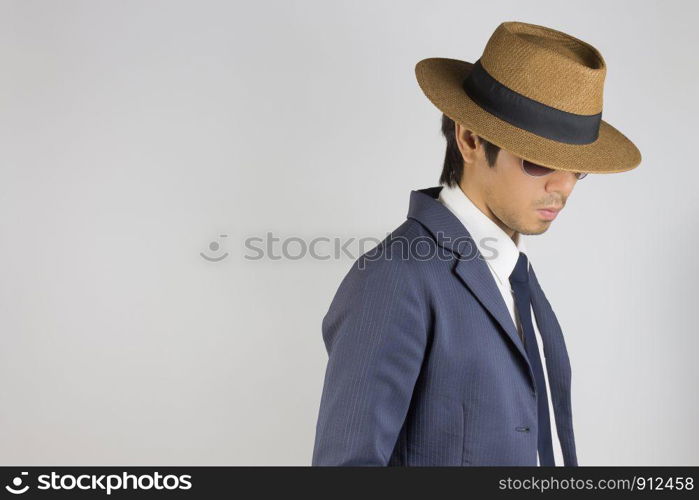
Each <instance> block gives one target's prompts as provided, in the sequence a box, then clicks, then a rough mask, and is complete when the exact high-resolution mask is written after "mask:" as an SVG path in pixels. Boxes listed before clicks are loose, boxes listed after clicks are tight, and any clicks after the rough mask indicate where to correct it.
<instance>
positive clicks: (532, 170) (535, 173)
mask: <svg viewBox="0 0 699 500" xmlns="http://www.w3.org/2000/svg"><path fill="white" fill-rule="evenodd" d="M520 163H521V165H522V170H524V173H525V174H527V175H531V176H532V177H543V176H544V175H548V174H550V173H551V172H555V170H556V169H553V168H549V167H544V166H542V165H537V164H536V163H532V162H530V161H529V160H525V159H524V158H520ZM574 174H575V177H576V178H577V179H578V180H580V179H583V178H585V176H587V173H586V172H574Z"/></svg>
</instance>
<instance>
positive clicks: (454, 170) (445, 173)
mask: <svg viewBox="0 0 699 500" xmlns="http://www.w3.org/2000/svg"><path fill="white" fill-rule="evenodd" d="M455 129H456V126H455V125H454V120H452V119H451V118H449V117H448V116H447V115H445V114H444V113H442V135H444V138H445V139H446V140H447V150H446V152H445V154H444V167H443V168H442V175H441V176H440V178H439V183H440V184H447V185H448V186H452V187H453V186H456V185H458V184H459V182H461V175H462V174H463V172H464V160H463V158H462V157H461V151H459V147H458V146H457V145H456V135H455ZM480 140H481V142H482V143H483V147H484V148H485V159H486V161H487V162H488V165H490V166H491V167H493V166H494V165H495V160H496V159H497V157H498V153H499V152H500V148H499V147H498V146H496V145H495V144H493V143H491V142H488V141H486V140H485V139H483V138H482V137H480Z"/></svg>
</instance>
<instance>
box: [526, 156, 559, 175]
mask: <svg viewBox="0 0 699 500" xmlns="http://www.w3.org/2000/svg"><path fill="white" fill-rule="evenodd" d="M522 167H524V171H525V172H527V173H528V174H529V175H533V176H534V177H541V176H542V175H546V174H550V173H551V172H553V169H552V168H548V167H542V166H541V165H537V164H536V163H532V162H530V161H527V160H522Z"/></svg>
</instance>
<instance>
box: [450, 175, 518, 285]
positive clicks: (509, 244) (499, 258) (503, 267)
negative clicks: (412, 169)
mask: <svg viewBox="0 0 699 500" xmlns="http://www.w3.org/2000/svg"><path fill="white" fill-rule="evenodd" d="M438 200H439V201H440V202H441V203H443V204H444V205H445V206H446V207H447V208H448V209H449V210H450V211H451V212H452V213H453V214H454V215H456V217H457V218H458V219H459V220H460V221H461V223H462V224H463V225H464V227H466V229H467V231H468V232H469V234H470V235H471V237H472V238H473V240H474V241H475V243H476V246H477V247H478V250H479V251H480V253H481V255H482V256H483V259H484V260H485V262H486V264H488V266H490V268H491V269H492V270H493V272H494V274H495V275H496V277H497V278H498V279H499V281H500V284H501V285H502V284H507V285H508V286H509V282H510V275H511V274H512V271H513V270H514V268H515V265H516V264H517V260H518V259H519V252H522V253H525V254H526V249H525V245H524V238H523V237H522V234H521V233H517V234H516V237H515V238H516V239H517V243H515V242H514V241H513V240H512V238H510V237H509V236H508V235H507V233H506V232H505V231H503V230H502V229H501V228H500V226H498V225H497V224H496V223H495V222H493V221H492V220H490V218H489V217H488V216H487V215H485V214H484V213H483V212H481V210H480V209H479V208H478V207H477V206H476V205H475V204H474V203H473V202H472V201H471V199H470V198H469V197H468V196H466V193H464V192H463V191H462V190H461V188H460V187H459V186H458V185H457V186H454V187H451V186H447V185H446V184H443V185H442V189H441V191H440V192H439V197H438ZM527 263H528V259H527ZM527 267H528V266H527Z"/></svg>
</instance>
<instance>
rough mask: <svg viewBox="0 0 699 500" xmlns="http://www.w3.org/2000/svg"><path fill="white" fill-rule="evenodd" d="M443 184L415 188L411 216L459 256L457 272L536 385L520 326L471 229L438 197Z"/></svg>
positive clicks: (441, 244) (409, 216)
mask: <svg viewBox="0 0 699 500" xmlns="http://www.w3.org/2000/svg"><path fill="white" fill-rule="evenodd" d="M441 189H442V186H436V187H431V188H426V189H420V190H417V191H412V192H411V193H410V208H409V210H408V218H409V219H414V220H416V221H418V222H420V223H421V224H422V225H423V226H425V228H426V229H427V230H428V231H430V233H431V234H432V235H433V236H434V238H435V240H436V242H437V244H438V245H440V246H442V247H443V248H446V249H448V250H450V251H452V252H454V253H455V254H456V256H457V263H456V266H455V269H454V270H455V273H456V275H457V276H458V277H459V278H460V280H461V281H462V282H463V283H464V285H465V286H466V287H468V288H469V290H471V292H472V293H473V295H474V296H475V297H476V298H477V299H478V301H479V302H480V303H481V305H483V307H484V308H485V309H486V310H487V311H488V312H489V313H490V314H491V315H492V317H493V318H495V320H496V321H497V323H498V324H499V325H500V326H501V327H502V330H503V331H504V332H505V335H506V337H507V338H508V339H509V341H510V342H512V343H513V344H514V346H515V348H516V349H517V351H518V352H519V353H520V355H521V356H522V359H523V361H524V363H525V364H526V366H527V368H528V371H529V377H530V381H531V384H532V387H533V386H534V372H533V370H532V368H531V365H530V364H529V358H528V357H527V352H526V350H525V348H524V344H523V342H522V340H521V339H520V337H519V333H518V332H517V327H516V325H515V324H514V322H513V321H512V316H510V312H509V311H508V310H507V304H505V301H504V300H503V298H502V295H501V294H500V290H499V289H498V287H497V283H495V278H493V275H492V274H491V272H490V270H489V269H488V264H487V263H486V262H485V260H484V258H483V257H482V255H481V253H480V252H479V251H478V248H477V246H476V244H475V242H474V241H473V239H472V238H471V235H470V233H469V232H468V230H467V229H466V228H465V227H464V225H463V224H462V223H461V221H460V220H459V219H458V218H457V217H456V216H455V215H454V214H453V213H451V211H450V210H449V209H448V208H447V207H445V206H444V205H442V203H440V202H439V200H437V199H436V198H437V196H439V191H440V190H441Z"/></svg>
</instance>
